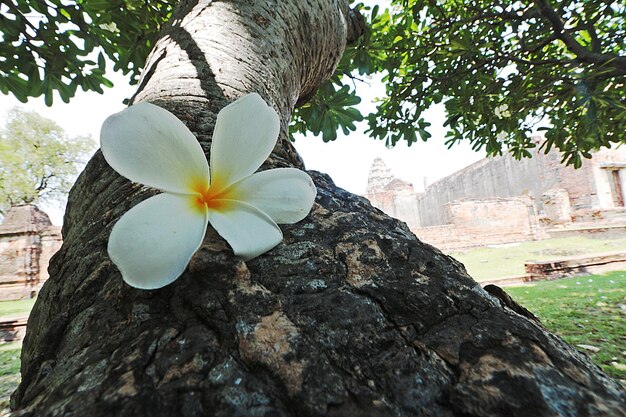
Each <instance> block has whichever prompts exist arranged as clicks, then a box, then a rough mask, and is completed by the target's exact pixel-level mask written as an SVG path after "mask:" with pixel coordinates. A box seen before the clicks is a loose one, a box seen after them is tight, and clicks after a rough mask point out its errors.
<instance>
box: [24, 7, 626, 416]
mask: <svg viewBox="0 0 626 417" xmlns="http://www.w3.org/2000/svg"><path fill="white" fill-rule="evenodd" d="M346 3H347V2H346V1H331V0H308V1H302V0H280V1H279V0H274V1H270V0H267V1H249V0H237V1H213V2H211V1H183V2H181V3H180V5H179V8H178V10H177V12H176V13H175V15H174V17H173V19H172V21H171V24H170V25H169V27H168V28H166V29H165V31H164V33H163V37H162V38H161V40H160V41H159V42H158V44H157V45H156V46H155V50H154V52H153V54H152V55H151V58H150V59H149V62H148V64H147V66H146V71H145V75H144V78H143V80H142V82H141V84H140V89H139V91H138V94H137V95H136V96H135V101H142V100H147V101H152V102H155V103H158V104H159V105H161V106H163V107H165V108H167V109H169V110H170V111H172V112H174V113H175V114H176V115H177V116H178V117H179V118H180V119H181V120H183V121H184V122H185V123H186V124H187V125H188V126H189V127H190V129H191V130H192V131H193V132H194V133H195V134H196V135H197V137H198V138H199V140H200V142H201V144H202V146H203V147H204V149H205V150H206V152H207V154H208V151H209V144H210V136H211V132H212V127H213V124H214V121H215V115H216V113H217V112H218V111H219V109H220V108H222V107H223V106H224V105H225V104H227V103H228V102H229V101H231V100H233V99H235V98H236V97H238V96H240V95H243V94H244V93H247V92H252V91H256V92H259V93H260V94H261V95H262V96H263V97H264V98H265V99H266V100H267V101H268V102H269V103H270V104H271V105H273V106H274V107H275V108H276V109H277V111H278V112H279V113H280V115H281V119H282V132H281V137H280V140H279V143H278V144H277V146H276V148H275V150H274V153H273V154H272V156H271V157H270V160H269V161H268V162H267V163H266V164H265V166H264V167H265V168H267V167H277V166H296V167H301V166H302V162H301V160H300V158H299V157H298V155H297V153H296V152H295V151H294V149H293V148H292V146H291V144H290V143H289V141H288V140H287V137H286V132H287V123H288V120H289V117H290V114H291V111H292V109H293V107H294V106H295V104H296V103H297V102H298V101H299V100H300V101H301V100H302V99H303V98H305V97H308V96H310V95H311V94H312V93H313V92H314V91H315V89H316V88H317V87H318V86H319V85H320V83H321V82H323V80H324V79H326V78H327V77H328V76H330V74H331V73H332V71H333V68H334V66H335V65H336V63H337V61H338V59H339V58H340V56H341V54H342V52H343V49H344V47H345V44H346V41H347V39H348V38H349V37H350V36H353V35H354V34H355V33H358V25H354V23H355V22H357V23H358V22H359V20H358V19H355V18H353V17H354V14H351V13H350V11H349V9H348V7H347V4H346ZM311 176H312V177H313V179H314V181H315V183H316V185H317V187H318V196H317V200H316V203H315V205H314V207H313V210H312V212H311V214H310V215H309V216H308V217H307V218H306V219H305V220H303V221H302V222H300V223H298V224H296V225H289V226H282V229H283V231H284V235H285V239H284V242H283V243H282V244H280V245H279V246H278V247H276V248H275V249H273V250H272V251H270V252H268V253H266V254H265V255H263V256H260V257H259V258H256V259H254V260H252V261H249V262H247V263H244V262H243V261H241V260H239V259H238V258H236V257H235V256H234V255H233V254H232V251H231V250H230V249H229V247H228V245H227V243H226V242H224V241H223V240H222V239H221V238H220V237H219V236H218V235H217V234H216V233H215V232H214V231H213V230H212V229H211V228H209V231H208V232H207V237H206V239H205V242H204V244H203V246H202V248H201V249H200V250H199V251H198V253H197V254H196V255H195V256H194V258H193V259H192V261H191V263H190V265H189V268H188V270H187V271H186V272H185V273H184V274H183V276H182V277H181V278H180V279H178V280H177V281H176V282H175V283H173V284H172V285H169V286H167V287H165V288H163V289H160V290H156V291H142V290H136V289H133V288H130V287H128V286H127V285H126V284H124V283H123V281H122V279H121V277H120V274H119V272H118V271H117V269H116V268H115V266H114V265H113V264H112V263H111V262H110V260H109V259H108V257H107V254H106V244H107V239H108V236H109V233H110V231H111V227H112V226H113V224H114V223H115V222H116V221H117V219H118V218H119V217H120V216H121V215H122V214H123V213H124V212H126V211H127V210H128V209H129V208H130V207H132V206H133V205H135V204H136V203H138V202H139V201H141V200H143V199H145V198H146V197H148V196H150V195H152V194H153V193H154V191H151V190H148V189H145V188H143V187H141V186H140V185H137V184H132V183H130V182H129V181H127V180H126V179H124V178H122V177H120V176H118V175H117V174H116V173H115V172H113V171H112V170H111V169H110V168H109V167H108V166H107V164H106V163H105V162H104V160H103V158H102V156H101V154H100V153H98V154H96V155H95V156H94V158H93V159H92V160H91V162H90V163H89V165H88V166H87V168H86V170H85V171H84V173H83V174H82V175H81V177H80V179H79V181H78V182H77V184H76V186H75V187H74V189H73V191H72V193H71V196H70V203H69V206H68V211H67V214H66V218H65V224H64V227H63V234H64V244H63V247H62V249H61V250H60V252H59V253H58V254H57V255H56V256H55V257H54V259H53V261H52V264H51V267H50V275H51V277H50V279H49V281H48V282H47V283H46V285H45V287H44V289H43V290H42V292H41V294H40V296H39V298H38V300H37V303H36V305H35V308H34V310H33V312H32V314H31V317H30V320H29V324H28V333H27V336H26V339H25V341H24V348H23V353H22V383H21V384H20V386H19V388H18V390H17V391H16V392H15V394H14V395H13V397H12V406H13V408H14V409H16V410H17V411H16V412H15V413H14V416H22V417H25V416H37V417H52V416H76V417H79V416H80V417H83V416H90V417H98V416H107V417H108V416H133V417H136V416H150V417H159V416H163V417H165V416H168V417H169V416H294V417H295V416H365V415H366V416H442V417H443V416H446V417H447V416H459V417H460V416H463V417H469V416H481V417H483V416H503V417H504V416H506V417H510V416H533V417H535V416H554V415H563V416H566V415H567V416H591V415H594V416H617V415H623V413H624V411H625V409H624V401H626V398H625V396H624V391H623V390H622V388H621V386H620V385H619V384H618V383H617V382H615V381H613V380H611V379H610V378H608V377H606V376H605V375H604V374H603V373H602V372H601V371H600V369H599V368H598V367H596V366H595V365H593V364H592V363H591V361H590V360H589V359H588V358H587V357H585V356H584V355H582V354H580V353H578V352H576V351H575V350H574V349H572V348H571V347H570V346H568V345H567V344H565V343H564V342H563V341H562V340H560V339H559V338H558V337H556V336H554V335H552V334H550V333H549V332H547V331H546V330H545V329H544V328H543V327H542V326H541V325H540V324H538V323H537V322H535V321H533V320H529V319H527V318H526V317H523V316H521V315H518V314H517V313H515V312H514V311H513V310H511V309H509V308H508V307H506V305H505V304H504V303H501V302H500V301H499V300H498V299H496V298H494V297H493V296H491V295H490V294H488V293H487V292H485V291H483V290H482V289H481V287H480V286H479V285H478V284H477V283H476V282H474V281H473V280H472V279H471V278H470V277H469V276H468V275H467V273H466V272H465V270H464V268H463V266H462V265H461V264H459V263H458V262H456V261H455V260H454V259H452V258H450V257H448V256H445V255H443V254H442V253H441V252H439V251H438V250H437V249H435V248H433V247H431V246H429V245H426V244H424V243H421V242H420V241H419V240H417V239H416V238H415V236H414V235H413V234H412V233H411V232H410V231H409V230H408V229H407V228H406V226H405V225H404V224H403V223H402V222H399V221H397V220H394V219H391V218H389V217H388V216H386V215H384V214H383V213H381V212H380V211H379V210H377V209H375V208H373V207H372V206H371V205H370V204H369V203H368V202H367V201H366V200H365V199H363V198H361V197H358V196H355V195H352V194H349V193H347V192H345V191H343V190H341V189H340V188H337V187H336V186H335V185H334V184H333V183H332V181H331V180H330V179H329V178H328V177H327V176H325V175H323V174H320V173H317V172H311Z"/></svg>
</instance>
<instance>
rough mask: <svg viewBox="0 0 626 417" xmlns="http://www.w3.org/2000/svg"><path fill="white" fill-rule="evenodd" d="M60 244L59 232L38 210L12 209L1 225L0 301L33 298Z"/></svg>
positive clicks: (21, 206)
mask: <svg viewBox="0 0 626 417" xmlns="http://www.w3.org/2000/svg"><path fill="white" fill-rule="evenodd" d="M61 243H62V240H61V228H60V227H57V226H53V225H52V223H51V222H50V218H49V217H48V215H47V214H46V213H45V212H43V211H42V210H40V209H39V208H38V207H37V206H35V205H32V204H22V205H17V206H13V207H11V208H10V209H9V210H8V211H7V213H6V216H5V218H4V221H3V222H2V224H0V300H16V299H21V298H29V297H34V296H35V295H36V294H37V292H38V291H39V289H40V288H41V286H42V285H43V283H44V282H45V280H46V279H47V278H48V272H47V269H48V263H49V261H50V258H51V257H52V255H53V254H54V253H55V252H56V251H57V250H58V249H59V248H60V247H61Z"/></svg>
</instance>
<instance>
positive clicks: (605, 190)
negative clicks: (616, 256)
mask: <svg viewBox="0 0 626 417" xmlns="http://www.w3.org/2000/svg"><path fill="white" fill-rule="evenodd" d="M536 140H540V138H536ZM531 152H532V153H533V155H532V158H526V159H522V160H516V159H514V158H513V157H512V156H511V155H503V156H498V157H493V158H485V159H483V160H481V161H478V162H476V163H474V164H472V165H470V166H468V167H466V168H464V169H462V170H460V171H457V172H455V173H454V174H451V175H449V176H447V177H445V178H442V179H440V180H438V181H436V182H434V183H432V184H430V185H428V186H427V187H425V190H424V192H416V191H415V190H414V188H413V185H412V184H410V183H408V182H405V181H402V180H400V179H398V178H395V177H394V176H393V175H392V174H391V172H390V170H389V169H388V168H387V167H386V166H385V164H384V162H383V161H382V159H380V158H376V159H375V160H374V162H373V164H372V168H371V170H370V175H369V179H368V186H367V191H366V194H365V197H366V198H368V199H369V200H370V201H371V202H372V204H373V205H374V206H375V207H378V208H379V209H381V210H382V211H384V212H385V213H387V214H388V215H390V216H392V217H396V218H398V219H400V220H402V221H404V222H406V223H407V225H408V226H409V228H410V229H411V231H412V232H413V233H415V234H416V235H417V237H418V238H420V239H421V240H423V241H424V242H427V243H430V244H432V245H434V246H436V247H438V248H439V249H442V250H457V249H465V248H470V247H475V246H486V245H493V244H503V243H514V242H522V241H528V240H539V239H544V238H547V237H550V236H552V237H556V236H565V235H569V234H579V233H595V232H594V231H595V230H600V231H604V229H610V231H611V233H619V234H624V233H626V207H625V198H624V196H625V195H626V147H624V146H622V147H617V148H614V149H602V150H600V151H598V152H595V153H594V154H593V157H592V158H591V159H589V160H585V161H584V163H583V166H582V167H581V168H579V169H574V168H572V167H570V166H565V165H563V164H562V163H561V160H560V158H561V156H560V154H559V153H558V152H555V151H552V152H549V153H548V154H544V153H543V152H539V151H537V150H535V149H533V150H531Z"/></svg>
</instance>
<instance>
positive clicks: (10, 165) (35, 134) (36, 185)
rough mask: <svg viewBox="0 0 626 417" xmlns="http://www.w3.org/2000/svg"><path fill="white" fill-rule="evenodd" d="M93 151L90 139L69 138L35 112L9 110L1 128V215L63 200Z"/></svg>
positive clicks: (48, 120)
mask: <svg viewBox="0 0 626 417" xmlns="http://www.w3.org/2000/svg"><path fill="white" fill-rule="evenodd" d="M94 148H95V143H94V142H93V141H92V140H91V139H90V137H89V136H76V137H72V138H70V137H68V136H67V134H66V133H65V131H64V130H63V129H62V128H61V127H59V126H58V125H57V124H56V123H55V122H54V121H52V120H50V119H46V118H45V117H42V116H41V115H39V114H38V113H36V112H33V111H25V110H23V109H20V108H19V107H14V108H12V109H11V110H9V112H8V114H7V119H6V124H5V126H4V127H3V128H0V214H2V213H4V211H5V210H6V209H7V208H8V207H10V206H11V204H19V203H33V202H36V201H38V200H55V199H59V198H63V197H65V195H66V194H67V193H68V192H69V189H70V187H71V186H72V184H73V183H74V180H75V179H76V176H77V175H78V173H79V172H80V169H82V167H83V166H84V164H85V162H86V161H87V158H88V156H89V155H90V153H91V152H92V151H93V150H94Z"/></svg>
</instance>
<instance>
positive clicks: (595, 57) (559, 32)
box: [534, 0, 626, 76]
mask: <svg viewBox="0 0 626 417" xmlns="http://www.w3.org/2000/svg"><path fill="white" fill-rule="evenodd" d="M534 3H535V6H536V7H537V9H538V10H539V13H540V14H541V15H542V16H543V17H544V18H545V19H547V20H548V22H549V23H550V25H551V26H552V28H553V29H554V33H555V35H556V36H557V38H558V39H560V40H561V41H562V42H563V43H564V44H565V46H566V47H567V49H568V50H569V51H570V52H572V53H573V54H575V55H576V58H578V60H579V61H581V62H584V63H588V64H597V65H606V66H610V67H612V68H613V69H614V70H613V71H611V72H610V74H611V75H612V76H621V75H626V57H621V56H617V55H612V54H603V53H598V52H592V51H590V50H588V49H586V48H585V47H584V46H582V45H581V44H580V43H578V42H577V41H576V39H574V38H573V37H572V36H570V35H569V34H568V33H567V32H566V30H565V25H564V23H563V20H562V19H561V16H559V15H558V14H557V13H556V11H555V10H554V9H553V8H552V7H550V5H549V4H548V2H547V1H546V0H534Z"/></svg>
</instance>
